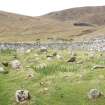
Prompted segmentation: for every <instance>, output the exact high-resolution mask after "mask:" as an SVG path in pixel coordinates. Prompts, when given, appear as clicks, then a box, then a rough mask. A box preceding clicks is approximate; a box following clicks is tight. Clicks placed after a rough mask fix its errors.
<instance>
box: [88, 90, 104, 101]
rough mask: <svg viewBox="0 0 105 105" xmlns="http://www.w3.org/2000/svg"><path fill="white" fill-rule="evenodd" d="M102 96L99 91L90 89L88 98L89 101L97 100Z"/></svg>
mask: <svg viewBox="0 0 105 105" xmlns="http://www.w3.org/2000/svg"><path fill="white" fill-rule="evenodd" d="M102 95H103V94H102V92H100V91H99V90H97V89H91V90H90V91H89V93H88V98H89V99H96V98H99V97H100V96H102Z"/></svg>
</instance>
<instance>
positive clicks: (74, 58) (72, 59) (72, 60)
mask: <svg viewBox="0 0 105 105" xmlns="http://www.w3.org/2000/svg"><path fill="white" fill-rule="evenodd" d="M75 61H76V57H75V56H73V57H71V58H70V59H69V60H68V61H67V62H75Z"/></svg>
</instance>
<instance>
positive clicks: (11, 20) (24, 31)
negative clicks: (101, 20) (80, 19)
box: [0, 11, 94, 42]
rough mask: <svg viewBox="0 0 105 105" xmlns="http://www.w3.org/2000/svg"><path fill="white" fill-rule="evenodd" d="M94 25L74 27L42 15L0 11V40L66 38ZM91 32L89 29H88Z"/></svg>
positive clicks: (32, 40) (17, 40)
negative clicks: (34, 15) (30, 15)
mask: <svg viewBox="0 0 105 105" xmlns="http://www.w3.org/2000/svg"><path fill="white" fill-rule="evenodd" d="M84 30H92V32H93V31H94V27H90V26H89V27H75V26H73V23H72V22H70V23H69V24H68V23H66V22H60V21H57V20H53V19H48V18H44V17H29V16H22V15H18V14H13V13H7V12H3V11H0V42H35V41H36V40H37V39H40V40H43V41H46V40H47V39H49V38H50V39H51V38H52V39H53V38H54V39H62V38H64V39H68V40H70V39H71V38H73V37H75V35H76V36H77V35H80V34H81V33H82V31H84ZM89 32H91V31H89Z"/></svg>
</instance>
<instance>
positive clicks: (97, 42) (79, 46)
mask: <svg viewBox="0 0 105 105" xmlns="http://www.w3.org/2000/svg"><path fill="white" fill-rule="evenodd" d="M40 47H47V48H52V49H71V50H95V51H105V38H95V39H92V40H89V41H82V42H69V43H63V42H62V43H57V42H56V43H53V42H52V43H0V49H20V48H24V49H31V48H35V49H37V48H40Z"/></svg>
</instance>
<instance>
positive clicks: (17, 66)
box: [11, 60, 21, 69]
mask: <svg viewBox="0 0 105 105" xmlns="http://www.w3.org/2000/svg"><path fill="white" fill-rule="evenodd" d="M11 66H12V68H13V69H20V68H21V63H20V61H19V60H13V61H11Z"/></svg>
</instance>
